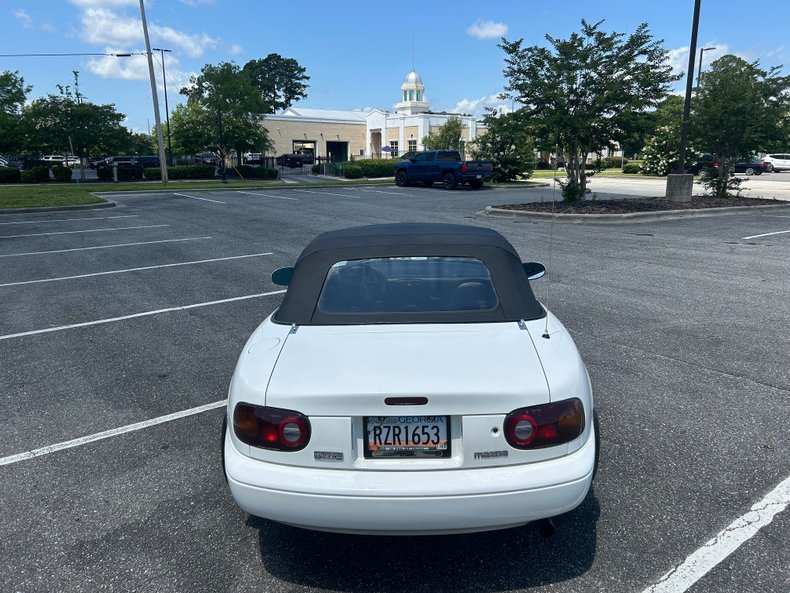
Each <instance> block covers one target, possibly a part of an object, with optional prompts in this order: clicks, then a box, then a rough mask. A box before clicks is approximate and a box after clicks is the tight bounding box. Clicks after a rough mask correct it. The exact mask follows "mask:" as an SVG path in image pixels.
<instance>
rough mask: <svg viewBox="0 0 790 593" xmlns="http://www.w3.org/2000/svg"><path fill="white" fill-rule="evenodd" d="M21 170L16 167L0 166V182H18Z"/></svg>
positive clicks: (20, 179) (20, 177) (20, 178)
mask: <svg viewBox="0 0 790 593" xmlns="http://www.w3.org/2000/svg"><path fill="white" fill-rule="evenodd" d="M20 181H22V172H21V171H20V170H19V169H17V168H16V167H0V183H19V182H20Z"/></svg>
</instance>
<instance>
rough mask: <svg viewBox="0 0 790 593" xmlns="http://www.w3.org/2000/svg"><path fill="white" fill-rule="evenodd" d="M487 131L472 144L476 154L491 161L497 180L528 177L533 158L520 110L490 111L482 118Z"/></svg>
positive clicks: (532, 147)
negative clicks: (507, 111) (511, 111)
mask: <svg viewBox="0 0 790 593" xmlns="http://www.w3.org/2000/svg"><path fill="white" fill-rule="evenodd" d="M483 123H485V125H486V128H487V131H486V132H485V133H484V134H481V135H480V136H478V138H477V139H476V140H475V142H474V144H473V145H472V154H473V155H474V157H475V158H481V159H486V160H489V161H491V162H492V163H493V164H494V179H495V180H496V181H512V180H513V179H516V178H518V177H527V178H528V177H530V176H531V175H532V169H533V167H534V161H535V150H534V145H533V140H532V134H531V131H530V129H529V126H528V125H527V121H526V117H525V115H524V113H522V112H513V113H498V112H497V111H496V110H491V111H489V112H488V113H487V114H486V116H485V117H484V118H483Z"/></svg>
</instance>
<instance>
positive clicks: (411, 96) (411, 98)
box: [409, 91, 414, 101]
mask: <svg viewBox="0 0 790 593" xmlns="http://www.w3.org/2000/svg"><path fill="white" fill-rule="evenodd" d="M409 101H414V91H409Z"/></svg>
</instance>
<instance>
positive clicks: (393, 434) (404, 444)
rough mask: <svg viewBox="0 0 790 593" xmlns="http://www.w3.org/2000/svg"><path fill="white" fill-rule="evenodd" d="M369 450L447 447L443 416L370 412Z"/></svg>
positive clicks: (445, 420) (445, 418) (368, 421)
mask: <svg viewBox="0 0 790 593" xmlns="http://www.w3.org/2000/svg"><path fill="white" fill-rule="evenodd" d="M367 435H368V448H369V449H370V450H372V451H376V450H381V451H399V450H400V451H403V450H432V451H436V450H439V451H443V450H445V449H447V417H446V416H372V417H369V418H368V419H367Z"/></svg>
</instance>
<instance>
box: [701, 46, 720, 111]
mask: <svg viewBox="0 0 790 593" xmlns="http://www.w3.org/2000/svg"><path fill="white" fill-rule="evenodd" d="M714 49H716V48H715V47H701V48H699V67H698V69H697V92H696V95H697V98H698V99H699V77H700V76H702V54H704V53H705V52H706V51H711V50H714Z"/></svg>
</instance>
